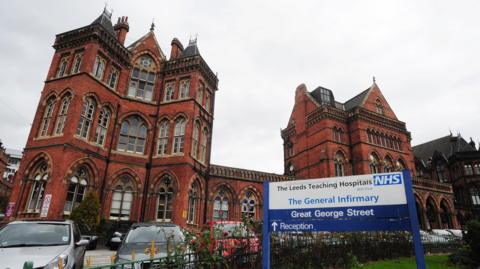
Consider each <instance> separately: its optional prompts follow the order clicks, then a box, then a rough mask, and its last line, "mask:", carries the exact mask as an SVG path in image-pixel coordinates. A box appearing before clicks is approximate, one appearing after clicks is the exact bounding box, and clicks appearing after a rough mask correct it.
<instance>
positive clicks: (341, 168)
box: [333, 151, 345, 177]
mask: <svg viewBox="0 0 480 269" xmlns="http://www.w3.org/2000/svg"><path fill="white" fill-rule="evenodd" d="M333 162H334V165H335V176H336V177H343V176H344V175H345V156H344V155H343V153H342V152H340V151H338V152H337V153H336V154H335V158H334V160H333Z"/></svg>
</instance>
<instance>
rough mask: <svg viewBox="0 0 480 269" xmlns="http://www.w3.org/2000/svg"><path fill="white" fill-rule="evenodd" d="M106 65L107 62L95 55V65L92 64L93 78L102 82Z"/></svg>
mask: <svg viewBox="0 0 480 269" xmlns="http://www.w3.org/2000/svg"><path fill="white" fill-rule="evenodd" d="M106 64H107V61H106V60H105V59H104V58H103V57H102V56H100V55H97V57H95V63H94V64H93V70H92V74H93V76H94V77H95V78H97V79H99V80H102V79H103V73H104V72H105V66H106Z"/></svg>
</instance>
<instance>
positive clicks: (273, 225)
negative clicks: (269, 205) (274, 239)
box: [272, 221, 278, 232]
mask: <svg viewBox="0 0 480 269" xmlns="http://www.w3.org/2000/svg"><path fill="white" fill-rule="evenodd" d="M277 226H278V224H277V223H276V222H275V221H274V222H273V223H272V228H273V231H274V232H275V231H276V230H277Z"/></svg>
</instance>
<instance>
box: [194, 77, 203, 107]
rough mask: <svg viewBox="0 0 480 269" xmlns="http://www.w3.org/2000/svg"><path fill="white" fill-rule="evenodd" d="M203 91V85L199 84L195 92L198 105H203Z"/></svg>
mask: <svg viewBox="0 0 480 269" xmlns="http://www.w3.org/2000/svg"><path fill="white" fill-rule="evenodd" d="M204 91H205V86H204V85H203V83H201V82H200V85H199V86H198V90H197V98H196V99H197V102H199V103H200V105H202V104H203V92H204Z"/></svg>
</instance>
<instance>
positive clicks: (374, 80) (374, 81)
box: [372, 76, 377, 84]
mask: <svg viewBox="0 0 480 269" xmlns="http://www.w3.org/2000/svg"><path fill="white" fill-rule="evenodd" d="M372 79H373V83H374V84H375V83H376V82H377V80H376V79H375V76H373V78H372Z"/></svg>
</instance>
